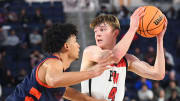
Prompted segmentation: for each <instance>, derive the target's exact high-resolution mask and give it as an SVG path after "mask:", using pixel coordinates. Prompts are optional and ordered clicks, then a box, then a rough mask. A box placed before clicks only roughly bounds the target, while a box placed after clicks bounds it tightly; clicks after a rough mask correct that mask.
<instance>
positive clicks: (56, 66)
mask: <svg viewBox="0 0 180 101" xmlns="http://www.w3.org/2000/svg"><path fill="white" fill-rule="evenodd" d="M47 61H48V60H47ZM109 64H111V63H108V62H107V63H101V64H96V65H94V66H93V67H92V68H91V69H90V70H88V71H81V72H63V65H62V62H60V61H59V60H54V59H51V60H49V62H48V64H47V70H46V75H45V81H46V83H47V85H49V86H51V87H54V88H55V87H67V86H71V85H74V84H78V83H80V82H81V81H83V80H87V79H89V78H93V77H96V76H99V75H100V74H101V73H102V72H104V70H106V69H109V68H108V67H106V65H109Z"/></svg>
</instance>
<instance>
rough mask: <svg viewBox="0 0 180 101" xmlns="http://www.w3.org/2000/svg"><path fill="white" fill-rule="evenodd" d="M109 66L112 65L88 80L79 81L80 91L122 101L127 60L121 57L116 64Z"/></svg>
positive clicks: (108, 100) (108, 99)
mask: <svg viewBox="0 0 180 101" xmlns="http://www.w3.org/2000/svg"><path fill="white" fill-rule="evenodd" d="M110 66H111V67H112V68H111V69H108V70H106V71H104V73H103V74H101V75H100V76H98V77H95V78H93V79H91V81H90V82H89V80H86V81H83V82H81V92H82V93H86V94H90V95H91V96H92V97H95V98H97V99H106V100H107V101H123V98H124V93H125V79H126V69H127V61H126V59H125V58H123V59H122V60H121V61H120V62H119V63H118V64H117V65H110ZM89 91H90V92H91V93H89Z"/></svg>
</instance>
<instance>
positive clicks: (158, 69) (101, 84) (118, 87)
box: [81, 8, 167, 101]
mask: <svg viewBox="0 0 180 101" xmlns="http://www.w3.org/2000/svg"><path fill="white" fill-rule="evenodd" d="M143 10H144V8H139V9H137V10H136V11H135V12H134V13H133V14H132V16H131V22H130V28H129V30H128V31H127V33H126V34H125V35H124V37H123V38H122V39H121V40H120V41H119V42H118V43H117V44H116V37H117V36H118V34H119V30H120V24H119V21H118V19H117V18H116V17H115V16H113V15H101V16H98V17H97V18H95V19H94V20H93V21H92V22H91V24H90V27H91V28H93V29H94V33H95V40H96V45H92V46H88V47H87V48H86V49H85V50H84V52H83V58H82V64H81V71H85V70H88V69H90V66H93V65H95V64H97V63H98V62H99V61H100V59H101V57H102V56H103V55H104V54H106V52H108V50H112V52H113V54H114V56H115V57H114V58H112V59H113V60H114V61H116V62H117V64H112V65H109V67H111V69H108V70H105V71H104V73H102V74H101V75H100V76H98V77H95V78H93V79H90V80H86V81H83V82H82V83H81V91H82V93H86V94H89V95H90V96H92V97H95V98H97V99H106V100H107V101H123V97H124V92H125V79H126V72H127V71H131V72H134V73H136V74H138V75H140V76H142V77H144V78H148V79H152V80H162V79H163V78H164V75H165V58H164V50H163V37H164V34H165V31H166V26H167V20H166V23H165V26H164V30H163V31H162V32H161V33H160V34H159V35H158V36H157V53H156V54H157V55H156V61H155V64H154V66H151V65H149V64H148V63H146V62H144V61H141V60H139V59H138V58H137V57H136V56H134V55H131V54H127V51H128V49H129V46H130V44H131V42H132V40H133V37H134V35H135V33H136V31H137V29H138V26H139V20H140V19H141V18H142V17H143V15H144V13H143ZM85 67H86V68H85Z"/></svg>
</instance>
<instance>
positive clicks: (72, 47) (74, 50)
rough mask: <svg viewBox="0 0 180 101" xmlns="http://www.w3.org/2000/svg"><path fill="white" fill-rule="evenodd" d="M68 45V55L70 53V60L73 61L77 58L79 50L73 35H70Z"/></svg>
mask: <svg viewBox="0 0 180 101" xmlns="http://www.w3.org/2000/svg"><path fill="white" fill-rule="evenodd" d="M68 43H69V53H70V55H69V56H70V58H73V59H78V58H79V50H80V49H79V48H80V45H79V43H78V42H77V38H76V36H75V35H72V36H71V37H70V38H69V40H68Z"/></svg>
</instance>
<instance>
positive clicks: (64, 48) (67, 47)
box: [61, 43, 69, 52]
mask: <svg viewBox="0 0 180 101" xmlns="http://www.w3.org/2000/svg"><path fill="white" fill-rule="evenodd" d="M61 50H62V51H63V52H65V51H68V50H69V46H68V43H64V46H63V48H62V49H61Z"/></svg>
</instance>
